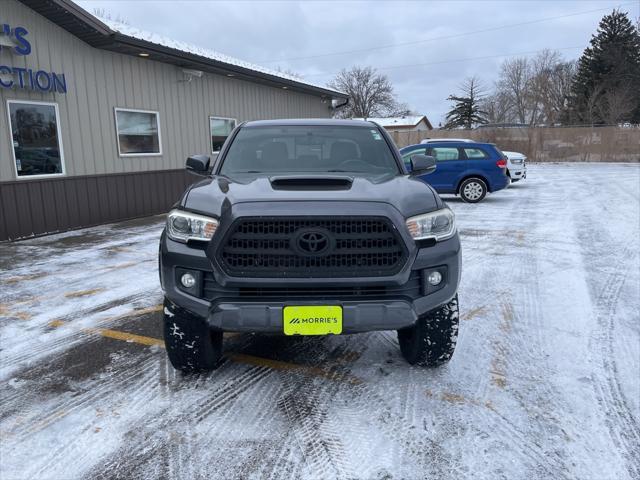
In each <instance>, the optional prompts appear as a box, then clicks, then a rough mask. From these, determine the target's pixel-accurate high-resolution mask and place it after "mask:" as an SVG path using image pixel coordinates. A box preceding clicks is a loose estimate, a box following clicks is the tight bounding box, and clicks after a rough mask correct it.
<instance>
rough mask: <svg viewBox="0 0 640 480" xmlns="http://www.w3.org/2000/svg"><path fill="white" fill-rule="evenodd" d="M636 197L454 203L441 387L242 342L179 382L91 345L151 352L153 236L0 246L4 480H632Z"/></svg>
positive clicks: (635, 183) (638, 405)
mask: <svg viewBox="0 0 640 480" xmlns="http://www.w3.org/2000/svg"><path fill="white" fill-rule="evenodd" d="M639 190H640V168H639V166H638V165H614V164H611V165H607V164H572V165H567V164H559V165H532V166H530V169H529V178H528V179H526V180H524V181H523V182H519V183H517V184H514V185H513V186H512V187H510V188H509V189H507V190H505V191H502V192H498V193H496V194H494V195H490V196H489V197H488V198H487V199H486V200H485V201H484V202H483V203H481V204H479V205H466V204H463V203H461V202H459V201H458V200H457V199H455V198H453V197H451V198H447V201H448V202H449V204H450V205H451V207H452V208H453V209H454V210H455V211H456V215H457V220H458V225H459V229H460V234H461V238H462V243H463V276H462V284H461V287H460V292H459V293H460V304H461V319H462V325H461V330H460V339H459V344H458V348H457V350H456V353H455V355H454V357H453V359H452V361H451V363H450V364H448V365H447V366H445V367H442V368H439V369H435V370H425V369H421V368H414V367H410V366H408V365H407V364H406V363H404V361H403V360H402V358H401V356H400V353H399V350H398V345H397V341H396V336H395V333H394V332H382V333H370V334H361V335H352V336H341V337H328V338H319V339H317V338H313V339H304V340H294V339H288V338H280V337H268V336H258V335H256V336H252V335H235V336H229V338H227V339H226V344H225V349H226V351H227V357H228V358H229V360H228V361H225V362H224V363H223V365H222V366H221V367H220V368H219V369H218V370H217V371H215V372H214V373H212V374H210V375H204V376H199V377H195V378H194V377H183V376H181V375H179V374H177V373H176V372H175V371H174V370H173V369H172V368H171V367H170V366H169V365H168V364H167V360H166V358H165V353H164V351H163V349H162V347H161V346H160V345H151V346H147V345H141V344H139V343H135V342H126V341H123V339H118V338H107V337H105V336H104V332H105V331H106V332H128V333H132V334H137V335H140V336H142V337H140V338H148V337H152V338H161V331H160V326H159V319H160V314H161V313H160V307H159V304H160V302H161V298H162V296H161V292H160V289H159V287H158V279H157V272H156V263H155V262H156V254H157V238H158V235H159V232H160V230H161V228H162V225H161V219H160V218H153V219H146V220H142V221H136V222H126V223H124V224H117V225H111V226H105V227H99V228H92V229H87V230H84V231H81V232H71V233H67V234H63V235H57V236H50V237H44V238H40V239H34V240H28V241H24V242H19V243H14V244H2V245H0V266H1V267H2V270H0V285H2V287H1V290H0V348H1V351H0V382H1V383H0V478H2V479H3V480H9V479H13V478H16V479H22V478H39V479H44V478H54V479H61V478H65V479H66V478H189V479H192V478H215V477H219V478H323V479H324V478H386V479H390V478H438V479H454V478H455V479H457V478H474V479H475V478H480V479H497V478H505V479H514V478H527V479H529V478H535V479H538V478H549V479H598V480H600V479H635V478H640V318H639V313H638V312H639V311H640V260H639V254H640V244H639V238H640V236H639V235H640V225H639V224H640V198H639V196H640V191H639ZM100 329H108V330H100ZM109 335H111V337H113V333H111V334H109ZM107 336H108V335H107ZM116 337H117V335H116ZM152 343H153V342H152Z"/></svg>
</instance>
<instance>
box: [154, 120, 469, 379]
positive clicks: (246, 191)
mask: <svg viewBox="0 0 640 480" xmlns="http://www.w3.org/2000/svg"><path fill="white" fill-rule="evenodd" d="M409 163H410V168H411V173H410V174H409V173H407V170H406V169H405V166H404V164H403V160H402V158H401V156H400V153H399V152H398V150H397V148H396V147H395V145H394V143H393V141H392V139H391V138H390V136H389V135H388V134H387V132H386V131H385V130H384V129H383V128H381V127H380V126H378V125H377V124H375V123H372V122H367V121H352V120H264V121H252V122H247V123H244V124H242V125H239V126H238V127H237V128H236V129H235V130H234V131H233V132H232V134H231V135H230V136H229V138H228V139H227V141H226V142H225V144H224V146H223V147H222V149H221V151H220V154H219V155H218V157H217V159H216V161H215V163H214V165H213V166H212V165H211V161H210V159H209V158H208V157H207V156H204V155H194V156H192V157H189V158H188V159H187V170H189V171H191V172H192V173H195V174H198V175H201V176H202V177H203V178H202V179H201V180H200V181H198V182H196V183H195V184H193V185H191V186H190V187H189V188H188V189H187V190H186V192H185V193H184V194H183V195H182V197H181V199H180V200H179V201H178V202H177V203H176V205H175V206H174V208H173V210H171V212H170V213H169V214H168V215H167V223H166V227H165V229H164V231H163V233H162V237H161V240H160V255H159V261H160V280H161V283H162V288H163V291H164V295H165V301H164V340H165V344H166V349H167V353H168V356H169V360H170V361H171V364H172V365H173V366H174V367H175V368H176V369H178V370H181V371H183V372H186V373H190V372H198V371H206V370H211V369H214V368H215V367H216V365H217V364H218V363H219V360H220V358H221V356H222V342H223V340H222V339H223V332H263V333H269V334H282V335H330V334H336V335H341V334H351V333H358V332H368V331H374V330H397V332H398V343H399V346H400V350H401V352H402V355H403V356H404V358H405V359H406V360H407V361H408V362H409V363H410V364H416V365H423V366H437V365H440V364H443V363H445V362H447V361H448V360H449V359H450V358H451V356H452V354H453V351H454V348H455V345H456V339H457V334H458V296H457V289H458V283H459V280H460V272H461V252H460V240H459V238H458V233H457V230H456V225H455V218H454V214H453V212H452V211H451V210H450V209H449V208H448V207H447V206H446V204H445V203H443V201H442V200H441V199H440V197H439V196H438V194H437V193H436V192H435V191H434V190H433V188H431V187H430V186H429V185H427V184H426V183H424V182H423V181H421V180H419V178H418V177H419V176H420V175H424V174H426V173H428V172H431V171H433V170H434V169H435V168H436V166H435V160H434V159H433V158H432V157H428V156H425V155H420V154H417V155H414V156H412V157H411V158H410V159H409Z"/></svg>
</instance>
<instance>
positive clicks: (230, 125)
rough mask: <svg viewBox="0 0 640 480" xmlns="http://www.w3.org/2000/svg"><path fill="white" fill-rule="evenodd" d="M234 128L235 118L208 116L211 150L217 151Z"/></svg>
mask: <svg viewBox="0 0 640 480" xmlns="http://www.w3.org/2000/svg"><path fill="white" fill-rule="evenodd" d="M234 128H236V119H235V118H224V117H209V131H210V133H211V151H212V152H219V151H220V149H222V145H223V144H224V141H225V140H226V139H227V137H228V136H229V135H230V134H231V132H232V131H233V129H234Z"/></svg>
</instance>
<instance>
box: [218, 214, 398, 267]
mask: <svg viewBox="0 0 640 480" xmlns="http://www.w3.org/2000/svg"><path fill="white" fill-rule="evenodd" d="M305 231H311V232H313V231H315V232H318V231H320V232H324V234H325V236H326V237H328V241H329V244H330V248H328V249H327V251H326V252H324V254H319V255H315V254H305V253H304V252H301V251H300V249H299V248H296V245H295V243H296V239H297V238H298V237H299V235H300V234H301V233H304V232H305ZM217 256H218V261H219V262H220V265H221V266H222V268H223V269H224V270H225V271H226V272H227V273H228V274H229V275H231V276H236V277H273V278H287V277H325V278H326V277H361V276H390V275H395V274H396V273H398V272H399V271H400V270H401V269H402V267H403V265H404V263H405V262H406V258H407V249H406V247H405V245H404V242H403V240H402V238H401V237H400V234H399V233H398V231H397V230H396V229H395V227H394V226H393V224H392V223H391V221H390V220H389V219H387V218H384V217H355V218H354V217H333V218H324V217H320V218H318V217H316V218H314V217H293V218H292V217H285V218H283V217H276V218H264V217H263V218H242V219H240V220H237V221H236V222H235V224H233V225H232V226H231V228H230V230H229V231H228V232H227V234H226V236H225V238H224V239H223V240H222V243H221V246H220V247H219V248H218V252H217Z"/></svg>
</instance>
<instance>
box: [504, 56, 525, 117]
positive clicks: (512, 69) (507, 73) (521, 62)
mask: <svg viewBox="0 0 640 480" xmlns="http://www.w3.org/2000/svg"><path fill="white" fill-rule="evenodd" d="M530 82H531V68H530V66H529V61H528V60H527V58H524V57H523V58H512V59H508V60H505V61H504V62H503V63H502V67H501V69H500V80H498V89H499V90H500V91H501V92H502V94H503V95H504V97H505V98H506V99H508V100H507V101H508V102H509V106H510V110H511V112H512V116H513V117H515V119H516V121H517V122H519V123H526V122H527V118H528V112H529V100H530V97H529V87H530Z"/></svg>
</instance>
